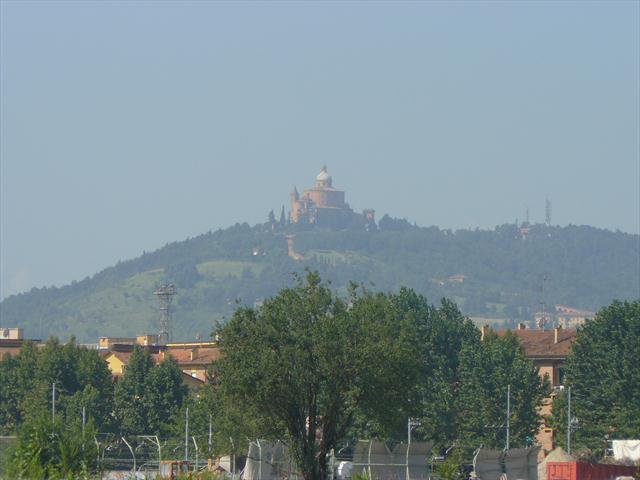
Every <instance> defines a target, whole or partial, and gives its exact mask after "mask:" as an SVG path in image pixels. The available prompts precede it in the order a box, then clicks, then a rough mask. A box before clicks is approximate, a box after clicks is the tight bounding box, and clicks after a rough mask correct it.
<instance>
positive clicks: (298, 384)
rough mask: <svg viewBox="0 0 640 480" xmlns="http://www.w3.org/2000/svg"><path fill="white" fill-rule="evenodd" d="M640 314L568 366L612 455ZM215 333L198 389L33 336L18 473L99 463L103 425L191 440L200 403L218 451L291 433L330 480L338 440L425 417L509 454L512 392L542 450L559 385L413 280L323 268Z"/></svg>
mask: <svg viewBox="0 0 640 480" xmlns="http://www.w3.org/2000/svg"><path fill="white" fill-rule="evenodd" d="M639 313H640V301H635V302H626V303H620V302H616V303H614V304H612V305H611V306H610V307H607V308H606V309H604V310H603V311H602V312H600V313H599V314H598V316H597V318H596V320H594V321H593V322H589V323H587V325H586V326H585V328H584V329H583V330H581V331H580V332H579V334H578V339H577V341H576V344H575V345H576V346H575V348H574V352H573V353H572V354H571V356H570V357H569V359H568V365H567V382H568V384H570V385H571V386H572V387H573V389H574V392H575V395H574V407H573V411H574V412H576V415H577V416H578V418H579V419H580V429H578V430H577V431H576V432H575V434H574V442H575V443H574V445H575V446H579V447H582V448H590V449H592V450H593V451H596V450H597V449H599V448H600V449H602V446H603V445H602V444H603V440H604V438H605V436H606V435H609V437H611V438H622V437H620V435H626V436H629V435H631V436H633V435H635V436H637V435H639V434H640V423H639V421H638V418H640V415H639V413H640V379H639V378H638V372H639V371H640V368H638V363H637V362H638V358H639V355H638V353H640V352H638V348H639V345H640V339H639V338H638V337H639V333H640V315H639ZM215 334H216V335H217V337H218V338H219V342H220V346H221V348H222V350H223V352H224V355H223V357H222V359H221V360H219V361H217V362H215V363H214V364H212V365H211V367H210V369H209V372H208V376H209V381H208V382H207V384H205V385H204V386H203V387H202V388H200V389H198V390H189V389H187V388H186V387H185V386H184V384H183V382H182V375H183V374H182V372H181V371H180V368H179V366H178V364H177V363H176V362H175V360H174V359H173V358H172V357H171V356H170V355H167V356H166V357H165V359H164V360H163V361H162V362H160V363H157V364H156V363H154V361H153V360H152V358H151V356H150V354H149V352H148V350H146V349H144V348H141V347H136V348H135V349H134V351H133V352H132V354H131V356H130V358H129V361H128V365H127V368H126V369H125V371H124V373H123V374H122V375H121V376H120V377H119V378H116V379H114V378H113V376H112V375H111V373H110V371H109V370H108V368H107V365H106V363H105V361H104V360H103V359H102V358H101V357H100V355H99V354H98V352H96V351H94V350H89V349H86V348H83V347H81V346H78V345H76V344H75V342H74V341H70V342H67V343H65V344H61V343H60V342H59V341H57V340H56V339H50V340H49V341H47V343H46V344H45V345H44V346H43V347H42V348H37V347H36V346H35V345H34V344H32V343H30V342H25V344H24V346H23V348H22V350H21V351H20V353H19V354H17V355H15V356H8V355H7V356H5V357H4V358H3V359H2V360H1V361H0V429H1V434H2V435H13V434H15V435H17V437H18V441H17V443H16V447H15V451H14V452H13V454H12V457H11V458H12V460H11V464H10V469H11V470H10V471H11V473H12V476H14V477H16V478H19V477H23V478H63V477H65V476H68V475H69V474H70V472H71V476H74V475H75V476H78V475H81V474H82V472H90V471H92V470H93V469H95V468H96V460H95V459H96V452H95V447H94V444H93V443H92V441H91V439H92V438H93V436H94V435H95V434H96V433H97V432H112V433H114V434H120V435H125V436H126V435H142V434H146V435H158V436H159V437H161V438H164V439H168V438H175V439H180V438H184V437H183V434H184V423H185V411H186V409H187V408H188V409H189V428H190V432H192V434H194V435H206V434H207V433H208V431H209V429H210V428H211V429H212V432H213V443H212V451H210V452H208V453H209V454H213V453H229V452H232V451H233V452H235V453H242V452H243V451H246V446H247V439H248V438H266V439H282V440H284V441H285V442H286V443H287V444H288V445H289V446H290V449H291V452H292V454H293V456H294V458H295V461H296V463H297V465H298V466H299V468H300V469H301V471H302V473H303V476H304V477H305V479H306V480H319V479H324V478H325V477H326V474H327V469H328V465H327V462H326V458H327V454H328V453H329V452H330V451H331V450H332V449H336V450H337V449H339V448H344V447H348V446H349V445H352V444H353V442H354V441H355V440H357V439H361V438H380V439H389V440H394V441H402V440H404V439H406V435H407V423H408V420H409V419H411V425H414V428H413V438H414V439H425V440H427V439H428V440H433V441H434V442H436V449H438V448H442V449H445V448H446V447H448V446H451V445H452V444H454V443H455V444H456V445H458V446H460V447H465V446H468V447H473V448H477V447H478V446H479V445H484V446H485V447H487V448H498V449H501V448H504V447H505V446H506V429H505V428H504V426H505V421H506V404H507V390H509V391H510V407H511V410H510V417H509V423H510V439H509V446H510V447H511V448H514V447H524V446H527V445H530V444H532V442H533V441H534V438H535V434H536V432H537V430H538V428H539V426H540V423H541V422H542V418H541V417H540V415H539V407H540V406H541V404H542V401H543V399H544V398H545V397H546V396H547V395H548V394H549V382H548V379H546V378H543V377H540V375H539V372H538V370H537V368H536V367H535V366H534V364H533V363H532V362H531V361H530V360H529V359H527V358H526V356H525V354H524V351H523V350H522V348H521V346H520V344H519V341H518V339H517V337H516V336H515V335H512V334H510V333H507V334H504V335H501V336H498V335H495V334H491V333H489V334H488V335H485V337H484V338H483V339H481V335H480V332H479V330H478V329H477V328H476V327H475V326H474V325H473V323H472V322H471V321H470V320H469V319H468V318H467V317H465V316H464V315H463V314H462V313H461V312H460V310H459V308H458V307H457V306H456V305H455V303H453V302H451V301H449V300H446V299H443V300H442V301H441V302H440V304H438V305H433V304H429V303H428V302H427V300H426V299H425V298H424V297H423V296H421V295H420V294H418V293H416V292H415V291H413V290H411V289H409V288H401V289H400V290H398V291H397V292H395V293H380V292H374V291H370V290H368V289H366V288H364V287H362V286H358V285H356V284H351V285H350V287H349V288H348V291H347V293H346V294H345V295H337V294H336V293H335V291H334V290H333V289H332V288H330V285H329V284H328V283H327V282H323V281H322V280H321V278H320V276H319V274H318V273H315V272H307V274H306V275H304V276H300V277H298V278H297V280H296V283H295V284H294V285H293V286H291V287H287V288H284V289H282V290H280V291H279V292H278V293H277V294H276V295H274V296H273V297H271V298H269V299H267V300H265V302H264V303H263V304H262V305H260V306H258V307H255V308H250V307H242V306H241V307H238V308H236V310H235V312H234V314H233V316H232V317H231V318H230V319H229V321H228V322H227V323H226V324H224V325H220V326H219V327H218V328H217V329H216V331H215ZM603 375H605V376H606V377H605V378H607V379H608V381H607V382H603ZM54 386H55V387H54ZM54 388H55V399H54V395H53V393H54ZM565 401H566V400H565V398H564V396H562V395H561V396H559V397H558V398H557V399H556V401H555V404H554V414H553V416H552V418H551V421H552V422H555V423H554V425H555V426H556V428H558V429H559V431H560V432H561V433H562V432H563V430H562V429H563V424H566V417H564V418H563V416H562V415H563V412H565V408H564V404H563V402H565ZM83 411H84V415H83ZM83 418H84V421H83ZM559 439H560V442H561V443H562V437H561V436H560V437H559Z"/></svg>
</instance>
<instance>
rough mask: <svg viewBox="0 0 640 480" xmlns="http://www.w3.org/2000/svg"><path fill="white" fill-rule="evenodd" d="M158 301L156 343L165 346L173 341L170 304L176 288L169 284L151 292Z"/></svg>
mask: <svg viewBox="0 0 640 480" xmlns="http://www.w3.org/2000/svg"><path fill="white" fill-rule="evenodd" d="M153 293H154V295H156V296H157V297H158V299H159V300H160V331H159V332H158V343H159V344H160V345H165V344H166V343H168V342H170V341H171V340H172V339H173V333H172V330H171V302H172V301H173V296H174V295H175V294H176V286H175V285H174V284H173V283H171V284H168V285H160V286H159V287H158V288H156V291H155V292H153Z"/></svg>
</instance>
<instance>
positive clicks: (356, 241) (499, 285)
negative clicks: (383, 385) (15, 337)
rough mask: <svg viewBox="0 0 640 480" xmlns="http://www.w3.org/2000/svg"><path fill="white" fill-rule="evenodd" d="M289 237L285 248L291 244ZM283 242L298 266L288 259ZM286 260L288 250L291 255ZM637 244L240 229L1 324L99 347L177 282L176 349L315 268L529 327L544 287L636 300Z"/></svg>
mask: <svg viewBox="0 0 640 480" xmlns="http://www.w3.org/2000/svg"><path fill="white" fill-rule="evenodd" d="M292 236H293V239H291V237H292ZM288 237H289V240H290V242H292V244H293V248H294V250H295V253H296V254H297V255H294V256H295V257H296V259H293V258H291V256H289V255H288V248H287V240H288ZM289 253H290V252H289ZM639 258H640V238H639V237H638V236H637V235H630V234H626V233H622V232H610V231H607V230H600V229H596V228H592V227H584V226H568V227H547V226H544V225H532V226H528V227H527V228H526V229H522V228H521V227H517V226H516V225H502V226H500V227H497V228H495V229H494V230H473V231H471V230H457V231H451V230H440V229H438V228H437V227H428V228H421V227H416V226H412V225H411V224H409V223H408V222H406V221H404V220H397V219H391V218H389V217H386V216H385V217H383V218H382V219H381V220H380V222H379V228H378V229H377V230H375V231H359V230H343V231H331V230H319V229H295V228H293V227H292V226H286V227H284V226H281V225H280V224H279V223H278V222H271V223H266V224H260V225H256V226H254V227H251V226H249V225H247V224H237V225H235V226H233V227H230V228H228V229H225V230H218V231H216V232H209V233H206V234H204V235H200V236H198V237H196V238H192V239H187V240H185V241H182V242H176V243H172V244H168V245H166V246H164V247H163V248H160V249H159V250H157V251H155V252H152V253H144V254H143V255H142V256H140V257H138V258H136V259H133V260H128V261H125V262H120V263H118V264H117V265H115V266H113V267H109V268H107V269H105V270H103V271H102V272H100V273H97V274H96V275H94V276H93V277H91V278H86V279H84V280H82V281H79V282H74V283H72V284H71V285H67V286H64V287H61V288H42V289H32V290H31V291H30V292H28V293H24V294H20V295H14V296H11V297H8V298H6V299H5V300H4V301H3V302H2V303H0V315H1V323H2V325H3V326H19V327H23V328H24V329H25V334H26V335H27V336H28V337H32V338H33V337H36V338H45V337H47V336H49V335H58V336H60V337H62V338H65V337H68V336H70V335H72V334H73V335H76V337H77V338H78V340H80V341H84V342H96V341H97V338H98V337H99V336H106V335H112V336H125V335H126V336H128V335H135V334H138V333H143V332H155V331H157V319H158V316H159V313H158V305H157V299H156V298H155V297H154V295H153V291H154V289H155V287H156V286H158V285H160V284H161V283H165V282H171V283H175V285H176V287H177V289H178V294H177V295H176V299H175V302H174V315H173V318H174V329H173V331H174V339H175V340H188V339H194V338H196V337H197V336H198V335H200V336H201V337H202V338H207V337H208V335H209V333H210V332H211V328H212V326H213V324H214V322H215V321H216V320H222V319H224V318H227V317H228V316H229V315H230V313H231V312H232V311H233V310H234V308H235V307H236V305H237V303H238V302H241V303H244V304H247V305H253V304H254V303H255V302H260V301H261V300H262V299H263V298H265V297H268V296H272V295H274V294H275V293H276V292H277V291H278V290H279V289H280V288H282V287H283V286H285V285H289V284H290V283H291V274H292V272H301V271H303V270H304V268H307V267H309V268H311V269H315V270H318V271H319V272H320V274H321V275H322V277H323V278H326V279H329V280H330V281H331V282H332V285H333V286H334V287H335V288H336V289H337V290H338V291H344V290H345V289H346V287H347V285H348V282H349V281H351V280H353V281H356V282H361V283H364V284H367V285H368V284H373V285H374V286H375V289H376V290H384V291H391V290H397V289H398V288H399V287H400V286H408V287H411V288H414V289H415V290H416V291H418V292H420V293H423V294H425V295H426V296H427V298H429V299H430V300H431V301H438V300H439V299H440V298H441V297H448V298H452V299H454V300H455V301H456V302H458V304H459V305H460V306H461V308H462V310H463V311H464V312H465V313H467V314H469V315H477V316H485V317H495V318H507V319H509V320H510V321H512V322H517V321H520V320H530V319H531V318H532V316H533V314H534V312H535V311H536V310H537V309H538V308H539V302H540V300H541V297H542V279H543V277H545V276H546V277H547V279H548V280H547V281H546V287H545V300H546V303H547V305H549V306H551V305H553V304H563V305H568V306H572V307H577V308H583V309H591V310H595V309H597V308H599V307H601V306H604V305H606V304H608V303H610V302H611V301H612V300H613V299H616V298H617V299H635V298H638V297H639V296H640V294H639V292H640V275H639V273H638V268H639V267H638V261H639Z"/></svg>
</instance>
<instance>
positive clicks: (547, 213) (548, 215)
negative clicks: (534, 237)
mask: <svg viewBox="0 0 640 480" xmlns="http://www.w3.org/2000/svg"><path fill="white" fill-rule="evenodd" d="M544 213H545V223H546V224H547V227H550V226H551V200H549V199H548V198H547V200H546V201H545V204H544Z"/></svg>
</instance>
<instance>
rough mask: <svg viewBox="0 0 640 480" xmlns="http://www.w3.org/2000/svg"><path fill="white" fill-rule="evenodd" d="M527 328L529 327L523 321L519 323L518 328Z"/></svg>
mask: <svg viewBox="0 0 640 480" xmlns="http://www.w3.org/2000/svg"><path fill="white" fill-rule="evenodd" d="M526 329H527V326H526V325H525V324H524V323H522V322H521V323H519V324H518V330H526Z"/></svg>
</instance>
